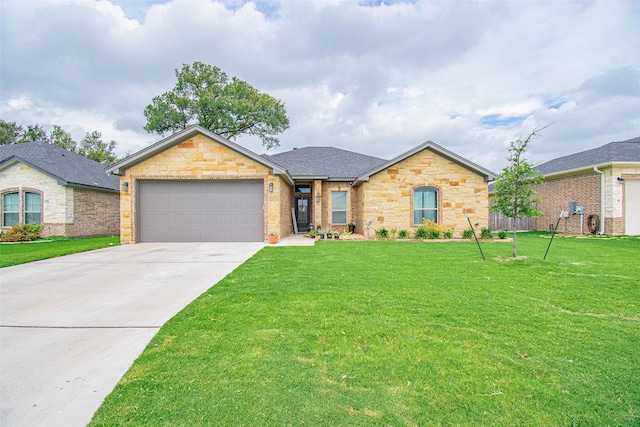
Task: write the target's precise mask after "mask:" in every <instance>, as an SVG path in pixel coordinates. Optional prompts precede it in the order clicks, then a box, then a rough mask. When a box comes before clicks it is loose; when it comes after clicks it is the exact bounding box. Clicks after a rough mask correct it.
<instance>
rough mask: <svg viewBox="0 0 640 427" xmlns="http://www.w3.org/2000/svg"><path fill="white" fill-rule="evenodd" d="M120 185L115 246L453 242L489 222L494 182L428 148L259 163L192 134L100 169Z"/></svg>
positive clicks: (322, 151) (323, 150) (306, 153)
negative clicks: (420, 231)
mask: <svg viewBox="0 0 640 427" xmlns="http://www.w3.org/2000/svg"><path fill="white" fill-rule="evenodd" d="M107 171H108V172H110V173H113V174H115V175H119V176H120V181H121V188H122V189H123V191H122V192H121V196H120V212H121V220H120V225H121V231H120V236H121V242H122V243H137V242H150V241H265V240H267V238H268V235H269V234H271V233H273V234H277V235H279V236H280V237H281V238H282V237H285V236H287V235H290V234H292V233H294V222H295V226H296V227H297V229H298V231H306V230H307V229H309V227H310V226H318V225H319V226H321V227H322V228H323V229H328V228H331V229H333V230H335V231H338V232H342V231H346V230H347V228H348V224H349V223H350V222H355V223H356V232H358V233H362V234H364V233H365V223H366V222H367V221H372V225H371V233H373V230H374V229H377V228H381V227H386V228H387V229H391V228H397V229H398V230H401V229H404V230H415V228H416V227H417V226H418V225H419V224H420V222H421V220H422V218H423V217H424V218H432V219H434V220H435V221H437V222H438V223H439V224H441V225H442V226H443V227H444V228H447V229H454V230H455V235H457V236H459V235H461V233H462V231H463V230H464V229H465V228H467V227H468V223H467V220H466V217H465V213H464V212H465V210H466V212H467V213H468V214H469V215H470V216H471V217H473V220H474V221H475V222H478V223H480V224H482V225H486V224H487V221H488V215H487V210H488V209H487V208H488V186H487V182H488V181H490V180H491V179H493V178H495V174H494V173H492V172H491V171H489V170H487V169H484V168H482V167H480V166H478V165H476V164H475V163H473V162H470V161H469V160H466V159H464V158H462V157H460V156H458V155H456V154H455V153H452V152H450V151H448V150H446V149H444V148H442V147H440V146H438V145H437V144H434V143H432V142H426V143H424V144H422V145H420V146H418V147H416V148H414V149H413V150H410V151H408V152H406V153H404V154H402V155H400V156H398V157H396V158H395V159H392V160H388V161H387V160H384V159H379V158H376V157H372V156H367V155H363V154H358V153H354V152H350V151H346V150H341V149H338V148H332V147H307V148H300V149H294V150H291V151H288V152H285V153H279V154H274V155H258V154H256V153H253V152H252V151H250V150H247V149H245V148H244V147H241V146H239V145H238V144H235V143H233V142H231V141H229V140H227V139H225V138H222V137H220V136H219V135H216V134H214V133H212V132H210V131H208V130H207V129H205V128H202V127H200V126H191V127H189V128H187V129H185V130H183V131H181V132H178V133H176V134H174V135H172V136H170V137H168V138H165V139H163V140H161V141H159V142H157V143H155V144H153V145H151V146H149V147H147V148H145V149H143V150H141V151H140V152H138V153H136V154H133V155H132V156H130V157H128V158H126V159H124V160H122V161H121V162H119V163H117V164H115V165H113V166H111V167H110V168H108V169H107Z"/></svg>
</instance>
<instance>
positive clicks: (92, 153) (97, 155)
mask: <svg viewBox="0 0 640 427" xmlns="http://www.w3.org/2000/svg"><path fill="white" fill-rule="evenodd" d="M117 146H118V144H117V143H116V142H115V141H109V142H105V141H103V140H102V134H101V133H100V132H98V131H97V130H95V131H93V132H91V133H89V132H87V133H86V134H85V136H84V138H82V141H80V146H79V147H78V154H81V155H83V156H85V157H87V158H89V159H91V160H95V161H96V162H99V163H102V164H103V165H105V166H110V165H112V164H114V163H115V162H117V161H118V157H117V156H116V154H115V151H116V147H117Z"/></svg>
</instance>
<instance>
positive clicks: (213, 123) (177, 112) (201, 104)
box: [144, 62, 289, 149]
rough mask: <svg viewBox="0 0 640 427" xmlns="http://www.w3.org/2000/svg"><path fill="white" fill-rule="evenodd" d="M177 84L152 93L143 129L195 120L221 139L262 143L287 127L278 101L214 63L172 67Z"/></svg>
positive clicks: (164, 129) (163, 129)
mask: <svg viewBox="0 0 640 427" xmlns="http://www.w3.org/2000/svg"><path fill="white" fill-rule="evenodd" d="M176 78H177V80H178V81H177V83H176V85H175V87H174V88H173V89H172V90H170V91H169V92H165V93H163V94H162V95H159V96H156V97H155V98H153V100H152V103H151V104H149V105H148V106H147V107H146V108H145V110H144V115H145V117H146V118H147V124H146V125H145V127H144V128H145V130H146V131H147V132H154V133H157V134H159V135H164V134H166V133H174V132H178V131H180V130H182V129H185V128H187V127H188V126H190V125H193V124H198V125H200V126H202V127H204V128H207V129H209V130H210V131H212V132H214V133H216V134H218V135H221V136H223V137H225V138H227V139H234V138H235V137H237V136H238V135H241V134H249V135H255V136H257V137H259V138H260V139H261V140H262V144H263V145H264V146H265V147H266V148H267V149H269V148H273V147H277V146H278V145H279V143H280V141H279V139H278V138H277V137H276V135H277V134H279V133H281V132H283V131H284V130H286V129H287V128H289V119H288V118H287V114H286V110H285V106H284V103H283V102H282V101H280V100H277V99H275V98H273V97H271V96H269V95H267V94H265V93H261V92H260V91H258V90H257V89H255V88H254V87H253V86H251V85H250V84H248V83H247V82H244V81H242V80H240V79H238V78H236V77H232V78H229V77H228V76H227V74H225V73H224V72H223V71H222V70H220V68H218V67H214V66H211V65H207V64H203V63H201V62H194V63H193V65H186V64H184V65H183V66H182V69H181V70H180V71H178V70H176Z"/></svg>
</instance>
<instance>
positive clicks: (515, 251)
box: [511, 217, 518, 258]
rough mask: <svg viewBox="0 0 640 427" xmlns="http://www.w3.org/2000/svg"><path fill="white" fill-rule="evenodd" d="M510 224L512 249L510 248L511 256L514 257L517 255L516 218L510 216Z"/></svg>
mask: <svg viewBox="0 0 640 427" xmlns="http://www.w3.org/2000/svg"><path fill="white" fill-rule="evenodd" d="M511 225H512V227H511V228H512V230H513V243H512V245H513V249H512V251H511V252H512V256H513V257H514V258H515V257H517V256H518V254H517V250H516V218H515V217H514V218H511Z"/></svg>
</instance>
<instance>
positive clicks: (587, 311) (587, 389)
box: [91, 234, 640, 426]
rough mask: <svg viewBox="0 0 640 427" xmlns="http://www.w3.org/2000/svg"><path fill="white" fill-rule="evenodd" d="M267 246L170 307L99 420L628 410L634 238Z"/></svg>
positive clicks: (451, 418) (336, 421) (595, 420)
mask: <svg viewBox="0 0 640 427" xmlns="http://www.w3.org/2000/svg"><path fill="white" fill-rule="evenodd" d="M548 241H549V239H548V236H546V235H541V234H527V235H522V236H519V237H518V242H519V244H518V251H519V253H520V254H521V255H525V256H528V258H526V259H517V260H509V255H510V252H511V244H509V243H501V242H497V243H483V244H482V245H483V249H484V251H485V255H486V256H487V261H485V262H483V261H482V260H481V259H480V256H479V253H478V250H477V247H476V246H475V243H472V242H449V243H408V242H385V241H378V242H319V243H317V244H316V246H315V247H277V248H274V247H267V248H265V249H263V250H262V251H260V252H259V253H258V254H256V255H255V256H254V257H253V258H252V259H250V260H249V261H247V262H246V263H245V264H244V265H242V266H241V267H239V268H238V269H236V270H235V271H234V272H233V273H231V274H230V275H229V276H227V277H226V278H225V279H224V280H223V281H221V282H220V283H219V284H217V285H216V286H214V287H212V288H211V289H210V290H209V291H207V292H206V293H204V294H203V295H202V296H201V297H200V298H199V299H197V300H196V301H194V302H193V303H192V304H191V305H189V306H188V307H187V308H185V309H184V310H183V311H182V312H181V313H179V314H178V315H177V316H176V317H174V318H173V319H172V320H170V321H169V322H168V323H167V324H166V325H165V326H164V327H163V328H162V329H161V330H160V331H159V333H158V334H157V335H156V336H155V337H154V338H153V340H152V341H151V343H150V344H149V346H148V347H147V349H146V350H145V351H144V353H143V354H142V355H141V356H140V357H139V359H138V360H137V361H136V362H135V363H134V365H133V366H132V367H131V369H130V370H129V372H128V373H127V374H126V375H125V376H124V377H123V378H122V380H121V381H120V383H119V384H118V385H117V387H116V388H115V389H114V391H113V392H112V393H111V394H110V395H109V396H108V397H107V399H106V400H105V402H104V403H103V405H102V406H101V408H100V409H99V410H98V411H97V413H96V414H95V416H94V419H93V421H92V423H91V425H92V426H102V425H154V426H155V425H165V426H178V425H216V426H218V425H268V426H271V425H350V426H365V425H366V426H369V425H394V426H395V425H400V426H405V425H406V426H417V425H421V426H439V425H500V426H503V425H509V426H518V425H521V426H525V425H526V426H530V425H550V426H556V425H598V426H600V425H616V426H625V425H626V426H631V425H634V426H637V425H639V424H640V381H639V380H638V379H639V378H640V351H638V350H639V348H640V286H639V285H638V284H639V283H640V264H639V263H638V262H637V260H638V253H640V239H638V238H612V239H605V238H602V239H578V238H562V237H559V238H556V240H554V242H553V246H552V248H551V250H550V252H549V256H548V258H547V260H546V261H542V260H541V259H542V256H543V255H544V251H545V249H546V245H547V243H548Z"/></svg>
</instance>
